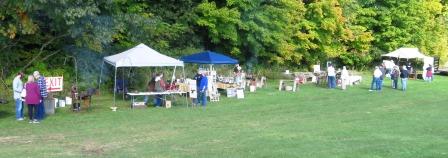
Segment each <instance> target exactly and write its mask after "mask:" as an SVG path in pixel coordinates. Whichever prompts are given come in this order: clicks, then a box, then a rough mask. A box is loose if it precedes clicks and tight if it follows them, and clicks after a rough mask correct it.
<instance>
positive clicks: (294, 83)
mask: <svg viewBox="0 0 448 158" xmlns="http://www.w3.org/2000/svg"><path fill="white" fill-rule="evenodd" d="M291 82H292V86H287V85H286V83H291ZM296 89H297V81H296V80H280V82H279V84H278V90H279V91H282V90H285V91H293V92H296Z"/></svg>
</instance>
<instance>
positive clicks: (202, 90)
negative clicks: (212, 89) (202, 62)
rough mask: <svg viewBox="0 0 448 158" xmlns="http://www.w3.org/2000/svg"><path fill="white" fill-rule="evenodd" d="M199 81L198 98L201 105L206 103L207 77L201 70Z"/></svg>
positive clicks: (203, 105)
mask: <svg viewBox="0 0 448 158" xmlns="http://www.w3.org/2000/svg"><path fill="white" fill-rule="evenodd" d="M200 81H201V82H200V83H199V87H198V100H200V102H201V105H202V107H204V108H205V106H206V105H207V90H208V78H207V76H205V72H204V71H202V72H201V80H200Z"/></svg>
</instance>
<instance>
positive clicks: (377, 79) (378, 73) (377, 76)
mask: <svg viewBox="0 0 448 158" xmlns="http://www.w3.org/2000/svg"><path fill="white" fill-rule="evenodd" d="M381 75H383V73H382V72H381V70H380V68H379V67H378V66H375V71H373V80H374V82H375V85H376V86H375V89H374V90H377V91H380V90H381V84H380V82H381V81H380V78H381Z"/></svg>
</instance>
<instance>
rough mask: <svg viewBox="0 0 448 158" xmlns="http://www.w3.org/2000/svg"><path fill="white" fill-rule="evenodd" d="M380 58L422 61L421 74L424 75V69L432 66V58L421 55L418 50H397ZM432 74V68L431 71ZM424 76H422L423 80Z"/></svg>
mask: <svg viewBox="0 0 448 158" xmlns="http://www.w3.org/2000/svg"><path fill="white" fill-rule="evenodd" d="M381 56H386V57H393V58H398V60H400V59H422V60H423V74H426V68H427V67H428V66H429V65H430V64H431V65H432V66H434V57H429V56H426V55H424V54H422V53H421V52H420V51H419V50H418V48H399V49H397V50H395V51H393V52H390V53H387V54H383V55H381ZM432 71H433V73H434V68H433V69H432ZM425 77H426V76H425V75H423V78H425Z"/></svg>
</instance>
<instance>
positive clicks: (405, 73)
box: [400, 65, 409, 91]
mask: <svg viewBox="0 0 448 158" xmlns="http://www.w3.org/2000/svg"><path fill="white" fill-rule="evenodd" d="M400 78H401V87H402V90H403V91H406V89H407V85H408V78H409V71H408V69H407V68H406V66H404V65H403V69H402V70H401V73H400Z"/></svg>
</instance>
